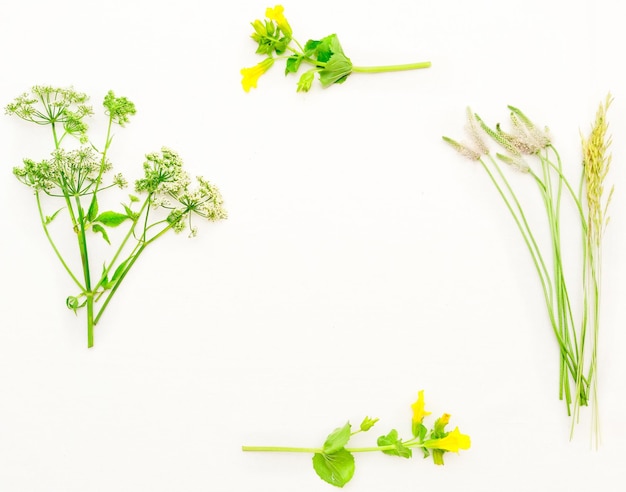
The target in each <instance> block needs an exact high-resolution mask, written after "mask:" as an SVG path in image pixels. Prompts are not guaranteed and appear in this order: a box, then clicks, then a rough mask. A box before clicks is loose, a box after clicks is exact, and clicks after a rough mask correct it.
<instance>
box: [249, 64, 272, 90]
mask: <svg viewBox="0 0 626 492" xmlns="http://www.w3.org/2000/svg"><path fill="white" fill-rule="evenodd" d="M273 64H274V58H271V57H270V58H266V59H265V60H263V61H262V62H261V63H258V64H256V65H255V66H254V67H250V68H242V69H241V75H242V76H243V78H242V79H241V85H242V86H243V90H244V91H246V92H250V89H251V88H252V87H254V88H255V89H256V84H257V82H258V80H259V77H260V76H261V75H263V74H264V73H265V72H267V71H268V70H269V68H270V67H271V66H272V65H273Z"/></svg>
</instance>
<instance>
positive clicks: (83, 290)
mask: <svg viewBox="0 0 626 492" xmlns="http://www.w3.org/2000/svg"><path fill="white" fill-rule="evenodd" d="M87 102H88V97H87V96H86V95H85V94H83V93H80V92H77V91H75V90H74V89H72V88H55V87H49V86H35V87H33V88H32V90H31V92H29V93H25V94H23V95H21V96H19V97H17V98H16V99H15V100H14V101H13V102H12V103H10V104H9V105H8V106H7V107H6V113H7V114H9V115H15V116H18V117H19V118H21V119H23V120H26V121H28V122H31V123H34V124H36V125H37V126H46V127H48V128H49V130H50V134H49V135H50V137H51V143H52V152H51V155H50V157H49V158H47V159H43V160H33V159H30V158H26V159H24V161H23V165H22V166H21V167H15V168H14V169H13V173H14V175H15V176H16V177H17V179H18V180H19V181H21V182H22V183H23V184H25V185H26V186H28V187H29V188H31V189H32V190H33V193H34V195H35V200H36V203H37V210H38V213H39V218H40V220H41V225H42V227H43V231H44V234H45V236H46V238H47V240H48V242H49V243H50V246H51V247H52V249H53V251H54V253H55V255H56V257H57V258H58V260H59V261H60V263H61V265H62V266H63V268H64V270H65V271H66V272H67V274H68V275H69V276H70V278H71V279H72V281H73V283H74V285H75V287H76V289H77V292H76V293H75V294H73V295H70V296H68V297H67V300H66V305H67V307H68V308H69V309H71V310H72V311H74V312H75V313H77V311H78V310H79V309H83V308H84V309H85V310H86V316H87V346H88V347H92V346H93V344H94V327H95V326H96V325H97V324H98V322H99V321H100V319H101V317H102V315H103V313H104V311H105V309H106V308H107V306H108V305H109V303H110V301H111V299H112V298H113V296H114V295H115V293H116V292H118V290H119V287H120V285H121V284H122V282H123V280H124V279H125V278H126V275H127V274H128V272H129V271H130V269H131V268H132V267H133V265H134V264H135V262H136V261H137V259H138V258H139V257H140V256H141V254H142V253H143V252H144V251H145V250H146V248H147V247H148V246H150V245H151V244H152V243H154V242H155V241H156V240H157V239H158V238H160V237H161V236H163V235H164V234H166V233H167V232H168V231H174V232H181V231H183V230H185V229H187V228H189V230H190V236H194V235H195V234H196V226H195V225H194V224H193V222H192V218H193V217H200V218H203V219H208V220H209V221H216V220H220V219H224V218H226V211H225V209H224V208H223V200H222V197H221V195H220V192H219V190H218V189H217V188H216V187H215V186H213V185H212V184H211V183H209V182H208V181H207V180H205V179H204V178H201V177H198V178H197V182H196V184H195V186H193V187H192V184H191V180H190V178H189V176H188V174H187V173H186V172H185V171H184V170H183V162H182V160H181V158H180V157H179V156H178V154H177V153H176V152H174V151H172V150H170V149H167V148H162V149H161V151H160V152H155V153H151V154H147V155H146V160H145V162H144V164H143V171H144V176H143V177H142V178H141V179H138V180H137V181H136V182H135V193H136V194H129V195H127V196H126V199H125V201H123V202H122V203H121V205H119V206H118V207H116V209H109V208H105V209H104V210H103V208H104V207H103V204H105V203H108V202H110V201H111V200H110V199H108V200H105V199H104V197H103V195H104V194H105V192H106V194H108V193H109V192H110V191H112V190H113V189H115V188H120V189H121V188H124V187H126V184H127V183H126V180H125V178H124V177H123V176H122V175H121V174H115V175H113V176H112V177H109V175H110V174H111V169H112V165H111V163H110V161H109V158H108V153H109V149H110V147H111V143H112V141H113V128H114V127H124V126H125V125H126V124H127V123H129V121H130V117H131V116H133V115H134V114H135V113H136V109H135V105H134V104H133V103H132V102H131V101H129V100H128V99H127V98H125V97H117V96H115V94H114V93H113V91H109V93H108V94H107V95H106V96H105V98H104V102H103V106H104V114H105V115H106V117H107V118H108V124H107V130H106V135H105V136H104V139H103V141H102V142H101V143H100V144H98V142H96V141H94V140H92V139H91V136H90V134H89V127H88V124H87V121H86V120H87V118H88V117H89V116H91V115H92V114H93V110H92V107H91V106H89V105H88V104H87ZM68 137H70V138H68ZM71 137H74V138H71ZM68 140H69V142H68ZM68 143H70V145H66V144H68ZM107 198H109V197H107ZM55 202H57V203H56V204H55ZM49 207H51V208H50V210H53V211H52V212H48V211H47V209H48V208H49ZM59 221H65V224H66V226H67V229H68V231H69V233H70V234H71V235H72V236H74V238H75V241H76V249H77V251H78V261H77V262H76V263H72V262H71V261H70V259H69V258H68V255H67V253H66V252H62V251H61V248H60V247H59V246H58V245H57V243H58V240H55V239H54V237H53V226H54V232H56V231H57V229H58V228H59V227H61V226H60V225H59V224H58V223H59ZM114 239H118V242H117V243H116V244H115V246H113V243H114ZM92 241H101V242H104V243H108V245H109V246H110V247H111V251H112V252H111V255H110V257H109V258H108V259H106V260H104V261H97V262H96V261H95V260H94V258H93V257H92V250H93V249H94V248H91V249H90V244H93V243H92ZM79 272H80V273H79Z"/></svg>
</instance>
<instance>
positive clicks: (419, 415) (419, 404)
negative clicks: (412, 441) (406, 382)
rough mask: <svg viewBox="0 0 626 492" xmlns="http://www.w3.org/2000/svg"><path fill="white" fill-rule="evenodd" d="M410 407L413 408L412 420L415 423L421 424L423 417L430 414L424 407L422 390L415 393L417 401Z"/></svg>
mask: <svg viewBox="0 0 626 492" xmlns="http://www.w3.org/2000/svg"><path fill="white" fill-rule="evenodd" d="M411 408H412V409H413V422H414V423H416V424H421V423H422V420H424V417H426V416H427V415H430V414H431V412H427V411H426V410H425V409H424V390H420V391H419V392H418V393H417V401H416V402H415V403H413V405H411Z"/></svg>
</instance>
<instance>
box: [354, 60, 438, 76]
mask: <svg viewBox="0 0 626 492" xmlns="http://www.w3.org/2000/svg"><path fill="white" fill-rule="evenodd" d="M430 66H431V62H429V61H426V62H417V63H405V64H402V65H383V66H375V67H357V66H353V67H352V71H353V72H360V73H380V72H400V71H403V70H418V69H420V68H429V67H430Z"/></svg>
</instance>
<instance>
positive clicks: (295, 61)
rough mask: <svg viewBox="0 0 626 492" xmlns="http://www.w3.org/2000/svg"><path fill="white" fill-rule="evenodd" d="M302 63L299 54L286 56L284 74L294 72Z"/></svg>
mask: <svg viewBox="0 0 626 492" xmlns="http://www.w3.org/2000/svg"><path fill="white" fill-rule="evenodd" d="M301 63H302V57H301V56H300V55H291V56H290V57H289V58H287V65H286V66H285V75H287V74H288V73H296V72H297V71H298V69H299V68H300V64H301Z"/></svg>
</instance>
